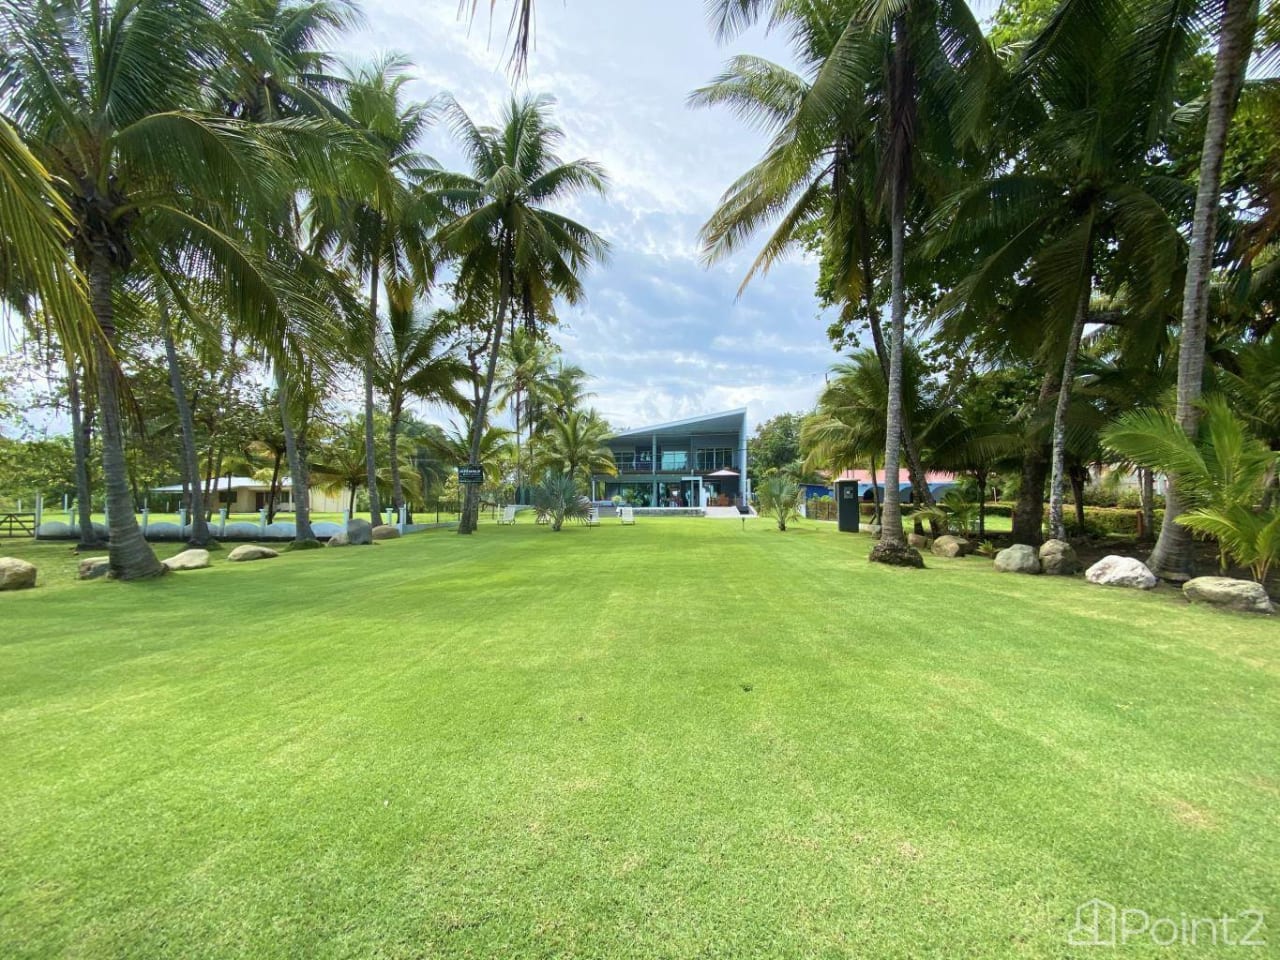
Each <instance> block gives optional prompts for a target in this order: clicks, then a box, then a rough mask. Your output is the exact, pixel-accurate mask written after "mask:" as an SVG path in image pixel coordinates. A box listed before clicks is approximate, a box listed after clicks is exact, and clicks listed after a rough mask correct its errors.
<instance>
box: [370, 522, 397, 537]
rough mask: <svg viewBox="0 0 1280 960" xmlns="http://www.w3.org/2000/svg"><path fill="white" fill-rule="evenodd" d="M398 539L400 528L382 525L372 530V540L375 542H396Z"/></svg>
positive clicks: (386, 524) (387, 524)
mask: <svg viewBox="0 0 1280 960" xmlns="http://www.w3.org/2000/svg"><path fill="white" fill-rule="evenodd" d="M399 538H400V528H399V527H396V526H393V525H391V524H389V523H384V524H381V525H380V526H376V527H374V528H373V539H375V540H398V539H399Z"/></svg>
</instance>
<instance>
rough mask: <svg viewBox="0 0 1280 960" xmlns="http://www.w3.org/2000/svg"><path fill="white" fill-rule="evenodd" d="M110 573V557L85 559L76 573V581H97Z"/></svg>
mask: <svg viewBox="0 0 1280 960" xmlns="http://www.w3.org/2000/svg"><path fill="white" fill-rule="evenodd" d="M109 573H111V558H110V557H85V558H84V559H83V560H81V561H80V569H79V570H77V571H76V579H77V580H97V579H98V578H99V577H105V576H107V575H108V574H109Z"/></svg>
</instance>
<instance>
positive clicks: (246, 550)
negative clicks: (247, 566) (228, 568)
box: [227, 543, 280, 563]
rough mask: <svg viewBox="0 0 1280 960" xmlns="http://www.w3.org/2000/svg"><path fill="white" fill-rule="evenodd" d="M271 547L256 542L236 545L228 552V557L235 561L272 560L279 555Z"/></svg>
mask: <svg viewBox="0 0 1280 960" xmlns="http://www.w3.org/2000/svg"><path fill="white" fill-rule="evenodd" d="M278 556H280V554H278V553H276V552H275V551H274V550H272V549H271V548H270V547H260V546H258V545H257V544H256V543H244V544H241V545H240V546H238V547H236V548H235V549H234V550H232V551H231V552H230V553H228V554H227V559H228V560H230V561H232V562H233V563H243V562H244V561H246V560H270V559H271V558H272V557H278Z"/></svg>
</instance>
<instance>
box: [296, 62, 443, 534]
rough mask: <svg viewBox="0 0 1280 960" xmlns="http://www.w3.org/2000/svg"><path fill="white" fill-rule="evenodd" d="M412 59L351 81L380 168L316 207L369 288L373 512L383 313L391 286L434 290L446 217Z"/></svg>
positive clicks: (358, 341) (363, 343) (375, 510)
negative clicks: (433, 242) (431, 175)
mask: <svg viewBox="0 0 1280 960" xmlns="http://www.w3.org/2000/svg"><path fill="white" fill-rule="evenodd" d="M408 69H409V62H408V61H407V60H405V59H403V58H401V57H394V56H388V57H383V58H381V59H379V60H377V61H375V62H374V63H372V64H370V65H369V66H367V67H362V68H360V69H357V70H354V71H352V72H351V73H350V74H349V75H348V76H347V78H346V82H345V85H344V86H345V94H346V102H345V109H346V113H347V115H348V116H349V117H350V118H351V120H352V122H353V123H354V124H355V125H356V127H357V129H358V130H359V131H360V132H361V134H362V135H363V137H364V139H365V140H366V141H367V142H368V144H369V146H370V147H371V149H372V154H373V157H374V163H375V166H374V169H373V170H372V171H371V173H372V175H370V171H369V170H368V169H367V168H366V167H365V164H364V162H363V158H358V159H357V161H356V163H355V164H353V165H351V166H350V167H349V168H348V169H347V170H346V171H344V173H345V174H346V176H345V177H344V179H345V180H346V181H347V182H346V183H345V184H344V186H346V187H348V188H350V189H344V190H340V191H339V192H338V193H337V194H336V195H335V196H334V197H333V198H332V199H333V203H325V202H324V198H319V202H317V203H316V204H315V209H316V216H317V221H318V228H317V230H316V240H315V244H316V246H317V248H318V249H323V250H330V251H333V252H336V253H339V254H340V255H342V256H343V258H344V259H345V260H346V262H347V264H348V266H349V267H350V268H351V270H352V271H353V272H354V273H355V274H356V275H357V276H359V277H361V278H362V279H364V280H365V281H366V282H367V284H368V310H367V312H366V313H364V315H363V316H359V318H358V320H357V321H356V327H355V330H354V331H353V336H352V344H353V346H354V347H355V348H356V350H357V353H358V355H359V356H358V359H359V366H360V369H361V374H362V379H363V387H364V423H365V429H366V431H368V432H366V435H365V472H366V474H367V476H368V479H367V480H366V483H367V485H368V486H369V488H370V495H369V512H370V515H371V516H372V517H374V518H377V517H378V516H379V515H380V513H381V504H380V503H379V498H378V491H377V484H376V483H375V482H374V477H375V476H376V474H377V459H376V455H375V438H374V435H373V433H372V430H373V422H374V417H373V412H374V387H375V381H376V379H377V376H376V367H377V348H378V342H379V339H380V334H381V328H382V321H381V318H380V315H379V310H378V301H379V295H380V293H381V292H382V288H383V286H384V285H386V286H388V287H390V286H392V285H395V284H401V285H403V284H405V283H408V282H413V283H414V284H416V285H417V287H418V288H419V289H423V288H425V287H426V285H427V284H428V282H429V281H430V278H431V275H432V272H433V263H432V258H431V252H430V237H431V234H432V232H433V230H434V229H435V227H436V225H437V223H438V221H439V216H440V212H441V211H440V208H439V205H438V202H437V200H436V198H435V197H434V196H432V194H431V192H430V191H429V190H426V189H425V188H424V181H425V178H426V175H427V172H428V170H429V169H432V168H434V167H435V165H436V164H435V161H434V160H432V159H431V158H430V157H428V156H426V155H425V154H423V153H421V152H419V151H418V149H417V144H418V140H419V139H420V137H421V136H422V134H423V132H424V131H425V130H426V128H427V125H428V123H429V121H430V119H431V116H432V110H433V107H432V106H431V105H430V104H425V103H413V102H405V99H404V86H405V84H407V83H408V82H409V80H410V76H409V74H408V72H407V71H408Z"/></svg>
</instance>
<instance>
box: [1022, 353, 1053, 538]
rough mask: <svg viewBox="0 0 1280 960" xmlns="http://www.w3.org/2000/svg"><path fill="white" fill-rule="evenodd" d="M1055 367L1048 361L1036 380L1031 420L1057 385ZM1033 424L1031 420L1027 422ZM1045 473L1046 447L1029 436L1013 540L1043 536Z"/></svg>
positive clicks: (1046, 401)
mask: <svg viewBox="0 0 1280 960" xmlns="http://www.w3.org/2000/svg"><path fill="white" fill-rule="evenodd" d="M1059 386H1060V385H1059V383H1058V370H1057V369H1056V368H1055V367H1054V366H1052V365H1050V366H1049V368H1048V370H1046V371H1045V375H1044V379H1043V380H1042V381H1041V382H1040V394H1039V397H1038V398H1037V400H1036V406H1035V411H1034V413H1033V414H1032V418H1033V420H1038V419H1039V417H1040V413H1041V411H1043V410H1044V409H1045V406H1046V405H1047V404H1048V402H1049V398H1050V397H1051V396H1053V395H1054V393H1056V392H1057V391H1058V389H1059ZM1031 426H1032V427H1033V428H1034V427H1035V424H1034V422H1033V423H1032V424H1031ZM1048 474H1049V457H1048V450H1047V448H1046V447H1045V445H1044V444H1043V443H1042V442H1041V441H1040V440H1039V438H1038V437H1036V436H1032V437H1031V438H1030V441H1029V443H1028V445H1027V451H1026V454H1025V455H1024V456H1023V458H1022V470H1021V475H1020V479H1019V484H1018V499H1017V502H1016V503H1014V505H1013V542H1014V543H1026V544H1030V545H1031V546H1039V545H1040V542H1041V541H1042V540H1043V539H1044V482H1045V479H1046V477H1047V476H1048Z"/></svg>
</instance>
